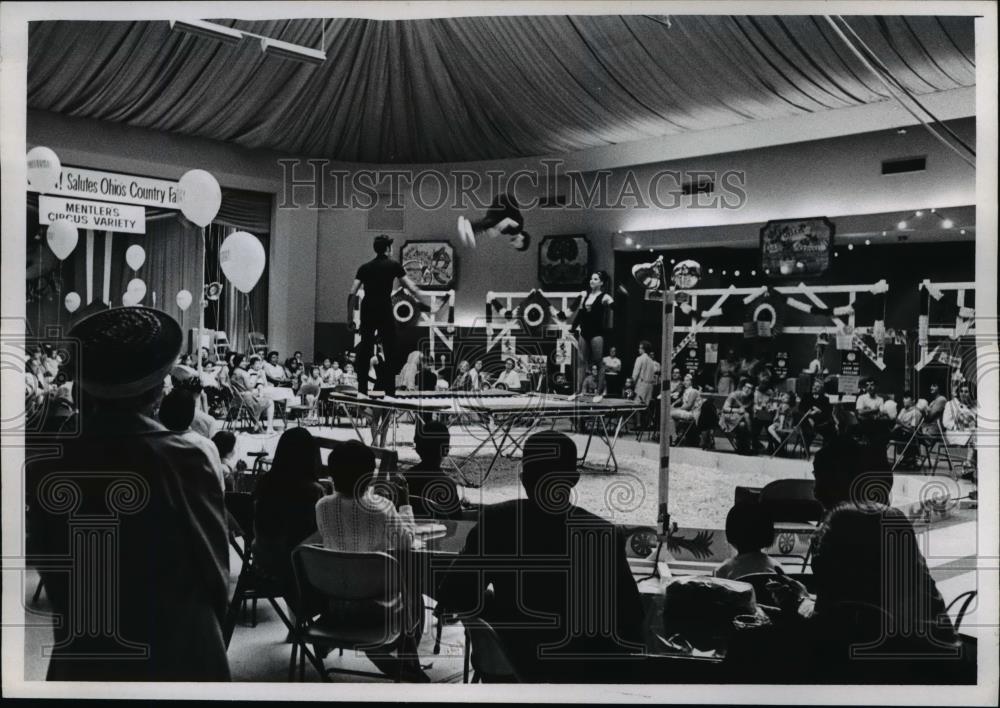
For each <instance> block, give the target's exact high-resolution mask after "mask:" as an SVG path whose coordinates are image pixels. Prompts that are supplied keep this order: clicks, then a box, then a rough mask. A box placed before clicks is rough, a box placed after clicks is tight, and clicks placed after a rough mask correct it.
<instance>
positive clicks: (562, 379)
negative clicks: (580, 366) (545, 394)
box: [552, 371, 573, 396]
mask: <svg viewBox="0 0 1000 708" xmlns="http://www.w3.org/2000/svg"><path fill="white" fill-rule="evenodd" d="M552 393H555V394H557V395H559V396H570V395H572V394H573V387H572V386H570V385H569V379H567V378H566V374H564V373H563V372H561V371H560V372H557V373H556V375H555V377H554V378H553V379H552Z"/></svg>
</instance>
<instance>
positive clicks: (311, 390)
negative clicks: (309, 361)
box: [299, 366, 323, 406]
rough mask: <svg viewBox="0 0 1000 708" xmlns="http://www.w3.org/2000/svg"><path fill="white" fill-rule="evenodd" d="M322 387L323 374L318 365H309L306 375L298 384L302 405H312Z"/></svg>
mask: <svg viewBox="0 0 1000 708" xmlns="http://www.w3.org/2000/svg"><path fill="white" fill-rule="evenodd" d="M322 389H323V374H322V373H321V371H320V368H319V367H318V366H309V367H308V369H307V374H306V376H305V377H304V378H303V379H302V383H301V384H300V385H299V399H300V400H301V401H302V404H303V405H306V406H312V404H313V403H315V402H316V399H317V398H319V393H320V391H321V390H322Z"/></svg>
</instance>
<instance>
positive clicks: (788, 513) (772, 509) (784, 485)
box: [758, 479, 823, 570]
mask: <svg viewBox="0 0 1000 708" xmlns="http://www.w3.org/2000/svg"><path fill="white" fill-rule="evenodd" d="M813 486H814V484H813V481H812V480H809V479H776V480H775V481H773V482H770V483H769V484H767V485H765V486H764V488H763V489H761V490H760V497H759V500H758V503H759V504H762V505H763V506H764V507H765V508H766V509H767V510H768V512H769V513H770V515H771V519H772V520H773V521H774V528H775V531H777V532H778V533H782V532H784V533H794V534H803V535H812V534H813V532H815V530H816V527H817V526H818V525H819V522H820V520H821V519H822V518H823V505H822V504H820V503H819V502H818V501H816V497H815V496H813ZM811 554H812V546H811V544H810V547H809V550H808V551H807V552H806V554H805V556H799V555H789V557H791V558H802V569H803V570H805V568H806V566H807V565H808V564H809V557H810V555H811Z"/></svg>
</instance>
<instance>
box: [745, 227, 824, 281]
mask: <svg viewBox="0 0 1000 708" xmlns="http://www.w3.org/2000/svg"><path fill="white" fill-rule="evenodd" d="M833 231H834V227H833V223H832V222H831V221H830V220H829V219H826V218H822V217H820V218H815V219H784V220H781V221H769V222H767V223H766V224H765V225H764V226H763V228H761V230H760V261H761V268H762V269H763V270H764V272H765V273H766V274H768V275H769V276H770V277H772V278H782V277H785V278H790V277H795V278H802V277H807V276H817V275H823V274H824V273H826V271H827V270H828V269H829V268H830V261H831V260H833Z"/></svg>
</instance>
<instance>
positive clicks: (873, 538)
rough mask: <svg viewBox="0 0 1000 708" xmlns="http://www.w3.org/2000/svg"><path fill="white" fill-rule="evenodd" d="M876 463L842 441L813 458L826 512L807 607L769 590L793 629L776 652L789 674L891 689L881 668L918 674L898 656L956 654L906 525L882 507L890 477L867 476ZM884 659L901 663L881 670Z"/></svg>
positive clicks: (801, 590) (785, 583)
mask: <svg viewBox="0 0 1000 708" xmlns="http://www.w3.org/2000/svg"><path fill="white" fill-rule="evenodd" d="M875 456H877V453H875V454H872V453H870V452H868V451H865V450H864V449H863V448H862V447H861V446H859V445H858V444H857V443H856V442H855V441H854V440H852V439H850V438H848V437H838V438H835V439H833V440H832V441H830V442H829V444H827V445H826V446H824V448H823V449H822V450H820V451H819V452H817V453H816V456H815V459H814V460H813V474H814V476H815V478H816V487H815V495H816V499H817V500H818V501H819V502H820V503H821V504H822V505H823V508H824V509H825V510H826V514H825V517H824V519H823V521H822V523H821V524H820V527H819V529H817V531H816V533H815V535H814V536H813V554H812V569H813V573H814V575H815V592H816V597H815V601H813V600H812V599H811V598H810V597H809V594H808V592H807V591H806V589H805V587H803V586H802V585H801V584H800V583H798V582H796V581H795V580H793V579H791V578H789V577H788V576H777V577H776V578H775V581H774V583H772V584H770V585H769V588H770V589H772V591H773V594H774V595H775V597H776V598H778V599H779V601H780V603H781V605H782V607H783V609H784V611H785V618H786V620H787V621H788V622H790V623H792V626H793V636H791V637H789V640H788V641H786V642H785V644H786V646H787V648H789V649H790V650H791V651H794V653H795V657H788V658H789V659H790V660H792V661H795V660H796V659H797V660H798V662H797V663H798V666H797V667H787V668H788V670H791V669H793V668H794V669H795V670H796V671H803V672H813V673H814V676H812V677H811V678H812V679H813V680H816V681H818V682H827V681H829V682H833V683H851V682H852V681H857V682H870V681H873V680H874V681H877V682H878V683H891V682H893V678H894V677H893V676H892V675H890V674H888V673H887V672H888V670H889V669H890V668H892V669H894V670H895V669H901V670H902V671H904V672H911V671H912V672H913V674H912V676H914V677H916V676H917V675H918V674H919V672H921V671H922V670H924V669H921V668H920V665H921V663H922V662H920V661H919V660H916V661H915V660H914V659H912V658H908V657H907V654H910V653H916V654H920V653H923V652H929V653H930V654H938V655H942V656H948V655H949V654H950V653H951V652H953V651H955V650H957V646H956V634H955V631H954V629H953V627H952V624H951V621H950V619H949V618H948V614H947V612H946V609H945V603H944V600H943V599H942V597H941V594H940V592H938V589H937V586H936V584H935V582H934V580H933V578H932V577H931V574H930V571H929V570H928V567H927V563H926V562H925V560H924V556H923V554H922V553H921V551H920V547H919V544H918V542H917V538H916V534H915V533H914V530H913V527H912V526H911V524H910V521H909V520H908V519H907V517H906V515H905V514H904V513H903V512H901V511H899V510H898V509H895V508H893V507H891V506H889V499H888V497H889V490H890V489H891V488H892V474H891V473H888V472H883V471H879V472H868V471H866V470H867V469H869V467H868V465H869V464H870V462H869V460H870V459H872V458H874V457H875ZM796 637H797V639H796ZM866 652H867V653H868V654H869V656H868V657H865V654H866ZM880 654H881V656H880ZM892 654H895V655H896V656H899V655H901V654H902V655H903V657H905V658H904V660H903V661H901V662H899V663H898V664H897V665H896V666H895V667H890V666H889V665H887V663H886V658H885V656H886V655H889V656H891V655H892ZM755 660H756V661H762V660H764V661H766V658H762V657H760V656H757V657H755Z"/></svg>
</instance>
